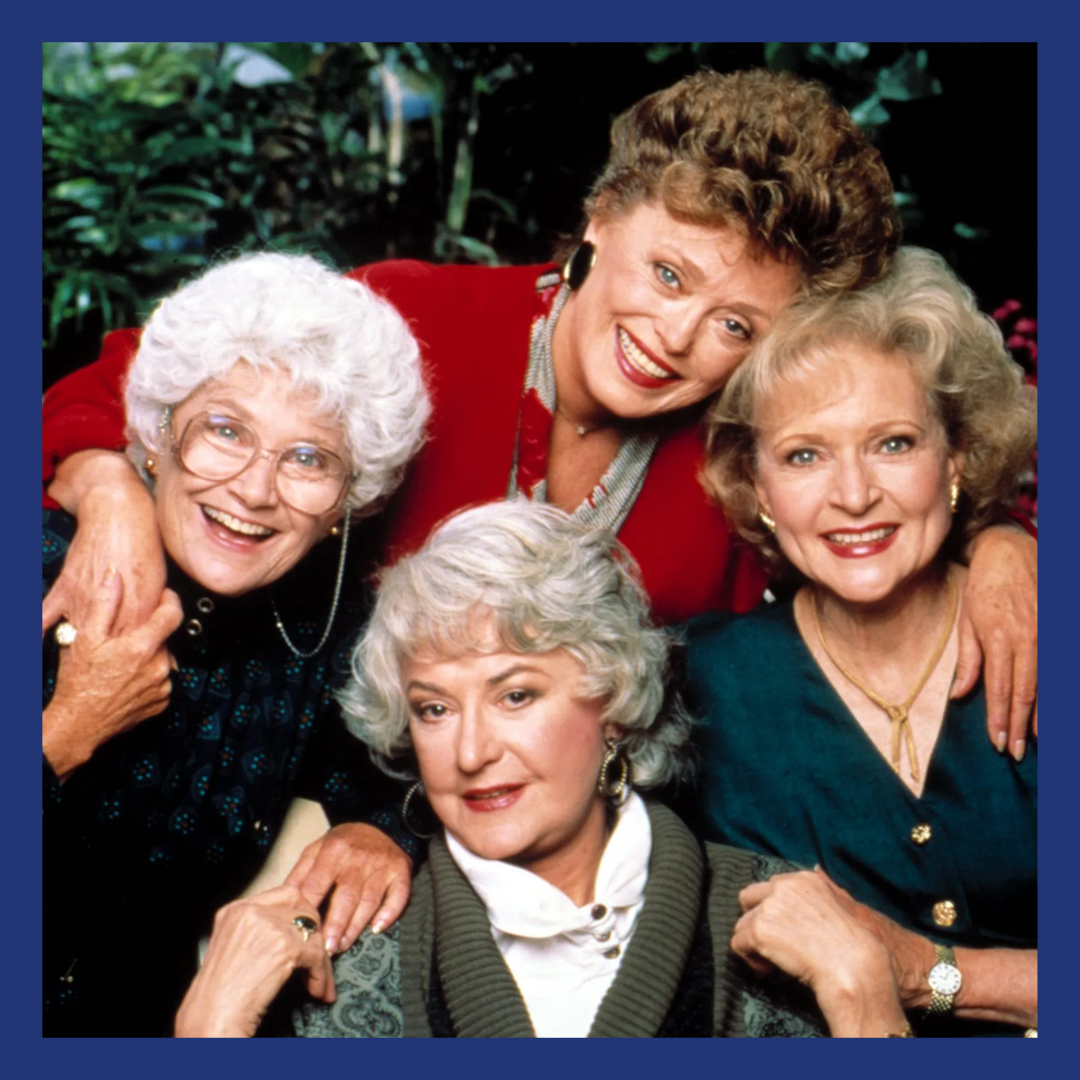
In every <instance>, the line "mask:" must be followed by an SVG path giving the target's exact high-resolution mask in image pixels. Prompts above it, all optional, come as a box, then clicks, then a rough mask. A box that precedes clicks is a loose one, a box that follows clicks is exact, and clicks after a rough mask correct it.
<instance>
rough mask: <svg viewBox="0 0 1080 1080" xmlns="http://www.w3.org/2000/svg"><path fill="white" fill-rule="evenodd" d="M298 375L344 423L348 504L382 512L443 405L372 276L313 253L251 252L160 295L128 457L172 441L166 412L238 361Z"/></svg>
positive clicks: (135, 399)
mask: <svg viewBox="0 0 1080 1080" xmlns="http://www.w3.org/2000/svg"><path fill="white" fill-rule="evenodd" d="M241 359H243V360H246V361H247V362H248V363H249V364H252V365H255V366H256V367H259V366H263V365H271V364H273V365H275V366H277V367H279V368H282V369H284V370H285V371H287V372H289V374H290V375H291V376H292V379H293V383H294V385H295V386H297V387H298V388H302V389H307V390H311V391H313V392H314V393H315V394H316V395H317V398H318V402H319V404H318V408H319V411H320V412H322V413H325V414H327V415H330V416H333V417H334V418H335V419H337V420H338V421H339V422H340V423H341V424H342V426H343V428H344V433H345V445H346V447H347V449H348V454H349V468H350V470H351V471H352V472H353V473H354V474H355V480H354V481H353V483H352V485H351V487H350V489H349V492H348V496H347V505H348V506H349V508H350V509H351V511H352V513H353V515H354V516H355V517H363V516H366V515H367V514H371V513H374V512H375V511H376V510H378V509H379V507H380V506H381V505H382V503H383V502H385V500H386V499H387V498H388V497H389V496H390V495H391V494H392V493H393V491H394V489H395V488H396V487H397V486H398V484H400V483H401V479H402V477H403V476H404V473H405V466H406V465H407V464H408V462H409V460H410V458H412V457H413V455H414V454H415V453H416V452H417V450H419V448H420V445H421V443H422V442H423V433H424V425H425V423H426V422H427V418H428V415H429V413H430V411H431V409H430V405H429V403H428V398H427V393H426V391H425V389H424V382H423V375H422V372H421V369H420V352H419V349H418V347H417V344H416V341H415V339H414V338H413V336H412V334H411V333H410V332H409V329H408V327H407V326H406V325H405V321H404V319H402V317H401V316H400V315H399V314H398V313H397V311H396V310H395V309H394V308H393V307H392V306H391V305H390V304H389V303H387V302H386V301H385V300H382V299H380V298H379V297H377V296H376V295H375V294H374V293H373V292H372V291H371V290H370V289H369V288H368V287H367V286H366V285H362V284H360V283H359V282H357V281H352V280H350V279H348V278H344V277H342V276H340V275H339V274H338V273H336V272H335V271H333V270H330V269H328V268H327V267H325V266H323V265H321V264H320V263H319V262H317V261H316V260H315V259H313V258H311V257H310V256H308V255H279V254H269V253H267V254H258V255H245V256H242V257H240V258H238V259H233V260H230V261H229V262H224V263H220V264H219V265H217V266H214V267H212V268H211V269H210V270H208V271H207V272H206V273H204V274H203V275H202V276H201V277H198V278H196V279H195V280H194V281H190V282H188V283H187V284H186V285H183V286H182V287H181V288H180V289H178V290H177V291H176V292H175V293H173V294H172V295H171V296H168V297H166V298H165V299H164V300H162V301H161V303H160V304H158V306H157V308H155V310H154V312H153V314H152V315H151V316H150V319H149V321H148V322H147V324H146V327H145V328H144V329H143V332H142V340H141V342H140V344H139V351H138V352H137V353H136V356H135V360H134V362H133V363H132V365H131V369H130V371H129V372H128V381H127V387H126V391H125V404H126V407H127V422H128V437H129V439H130V445H129V448H128V455H129V457H130V458H131V459H132V461H133V462H134V463H135V465H136V466H137V467H139V468H140V469H143V468H144V467H145V463H146V457H147V453H148V449H150V450H151V452H152V448H157V449H158V451H159V452H160V450H161V449H162V448H161V447H160V446H159V445H158V444H159V441H160V434H159V425H160V423H161V420H162V417H163V416H164V415H165V409H166V408H167V407H170V406H175V405H179V404H180V403H181V402H182V401H184V400H186V399H187V398H188V397H190V395H191V394H192V393H193V392H194V391H195V390H197V389H198V388H199V387H200V386H202V385H203V384H204V383H205V382H207V381H209V380H212V379H220V378H222V377H224V376H225V375H227V374H228V372H229V371H230V370H231V369H232V367H233V365H234V364H235V363H236V362H237V361H238V360H241Z"/></svg>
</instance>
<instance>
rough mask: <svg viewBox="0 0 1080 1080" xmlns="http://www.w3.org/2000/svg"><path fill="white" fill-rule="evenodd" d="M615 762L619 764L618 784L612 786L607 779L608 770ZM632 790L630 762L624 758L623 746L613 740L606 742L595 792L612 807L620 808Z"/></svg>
mask: <svg viewBox="0 0 1080 1080" xmlns="http://www.w3.org/2000/svg"><path fill="white" fill-rule="evenodd" d="M615 762H618V763H619V779H618V782H617V783H615V784H612V782H611V780H610V778H609V777H608V770H609V769H610V768H611V766H612V765H614V764H615ZM632 789H633V769H632V768H631V765H630V760H629V758H628V757H627V756H626V753H625V750H624V748H623V744H622V743H621V742H616V741H615V740H614V739H608V740H607V750H606V752H605V753H604V760H603V761H602V762H601V763H600V775H599V776H598V777H597V780H596V790H597V791H598V792H599V793H600V794H601V796H603V798H605V799H607V800H608V801H609V802H610V803H611V804H612V806H622V804H623V803H624V802H626V800H627V799H629V798H630V792H631V790H632Z"/></svg>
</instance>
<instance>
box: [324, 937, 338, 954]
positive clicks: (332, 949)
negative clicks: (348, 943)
mask: <svg viewBox="0 0 1080 1080" xmlns="http://www.w3.org/2000/svg"><path fill="white" fill-rule="evenodd" d="M337 944H338V943H337V938H330V937H328V938H327V939H326V942H325V947H326V951H327V952H328V953H330V955H331V956H333V954H334V953H336V952H337Z"/></svg>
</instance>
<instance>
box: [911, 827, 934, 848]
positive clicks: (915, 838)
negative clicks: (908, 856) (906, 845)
mask: <svg viewBox="0 0 1080 1080" xmlns="http://www.w3.org/2000/svg"><path fill="white" fill-rule="evenodd" d="M933 835H934V833H933V830H932V829H931V828H930V826H929V825H927V824H926V822H923V823H922V824H921V825H916V826H915V827H914V828H913V829H912V830H911V842H912V843H913V844H918V845H919V847H922V846H923V844H925V843H928V842H929V840H930V837H931V836H933Z"/></svg>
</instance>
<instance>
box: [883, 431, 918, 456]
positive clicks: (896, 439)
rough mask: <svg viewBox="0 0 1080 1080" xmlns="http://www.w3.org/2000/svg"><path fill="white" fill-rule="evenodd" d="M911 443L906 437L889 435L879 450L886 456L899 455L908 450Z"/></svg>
mask: <svg viewBox="0 0 1080 1080" xmlns="http://www.w3.org/2000/svg"><path fill="white" fill-rule="evenodd" d="M912 445H913V443H912V440H911V439H909V438H908V437H907V436H906V435H890V436H889V437H888V438H887V439H885V440H884V441H883V442H882V444H881V449H882V450H884V451H885V453H886V454H901V453H903V452H904V451H905V450H910V449H911V447H912Z"/></svg>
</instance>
